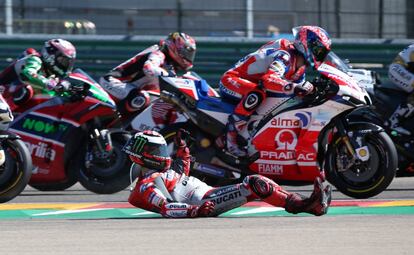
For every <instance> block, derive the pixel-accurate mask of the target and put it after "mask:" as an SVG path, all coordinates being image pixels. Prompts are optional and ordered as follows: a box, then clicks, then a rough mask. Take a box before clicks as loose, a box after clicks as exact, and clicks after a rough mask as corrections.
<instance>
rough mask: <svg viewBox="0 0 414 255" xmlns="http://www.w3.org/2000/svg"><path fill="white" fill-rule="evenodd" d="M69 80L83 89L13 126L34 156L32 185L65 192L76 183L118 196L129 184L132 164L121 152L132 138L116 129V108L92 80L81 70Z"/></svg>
mask: <svg viewBox="0 0 414 255" xmlns="http://www.w3.org/2000/svg"><path fill="white" fill-rule="evenodd" d="M68 81H69V82H70V83H71V84H72V85H71V86H77V87H78V88H79V87H83V90H82V91H77V92H76V91H73V90H70V91H67V92H64V94H62V95H58V96H54V97H52V98H49V99H47V100H46V101H44V102H42V103H40V104H38V105H36V106H34V107H32V108H31V109H29V110H27V111H25V112H23V113H22V114H20V115H18V117H17V118H16V119H15V121H14V122H13V123H12V125H11V128H10V130H11V131H12V132H14V133H16V134H18V135H20V136H21V137H22V139H23V141H24V142H25V143H26V145H27V147H28V148H29V151H30V153H31V154H32V157H33V164H34V170H33V174H32V177H31V179H30V185H31V186H33V187H34V188H36V189H39V190H64V189H66V188H68V187H70V186H72V185H73V184H75V183H76V182H77V181H79V182H80V183H81V184H82V185H83V186H84V187H85V188H86V189H88V190H90V191H93V192H95V193H101V194H110V193H114V192H118V191H120V190H122V189H124V188H126V187H127V186H128V185H129V184H130V181H129V166H130V163H129V160H128V159H127V157H126V155H125V154H123V153H121V148H122V146H123V145H124V144H125V143H126V141H127V140H128V138H129V137H130V136H129V134H128V133H127V132H125V131H122V130H121V129H119V128H116V127H115V124H116V123H117V122H118V112H117V111H116V106H115V103H114V102H113V100H112V99H111V98H110V97H109V95H108V94H107V93H106V92H105V91H104V90H103V89H102V88H101V87H100V85H99V84H98V83H96V81H94V80H93V79H92V78H91V77H90V76H88V75H87V74H86V73H84V72H83V71H82V70H80V69H77V70H75V71H74V72H73V73H72V74H70V77H69V78H68Z"/></svg>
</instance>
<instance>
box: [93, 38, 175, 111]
mask: <svg viewBox="0 0 414 255" xmlns="http://www.w3.org/2000/svg"><path fill="white" fill-rule="evenodd" d="M175 71H176V70H175V69H174V67H173V65H172V64H171V60H170V59H169V58H168V56H167V55H166V54H164V52H162V51H161V50H160V47H159V46H158V45H153V46H151V47H149V48H147V49H145V50H143V51H141V52H139V53H138V54H136V55H135V56H134V57H132V58H130V59H128V60H127V61H125V62H123V63H122V64H120V65H118V66H117V67H115V68H114V69H112V70H111V71H109V72H108V73H107V74H106V75H105V76H103V77H102V78H101V79H100V84H101V85H102V87H103V88H104V89H105V90H106V91H107V92H108V93H109V94H111V95H112V96H113V97H114V98H115V100H117V101H118V106H119V108H120V110H121V112H125V111H127V112H133V111H138V110H142V109H144V108H145V107H146V106H147V105H148V104H149V95H148V93H146V91H143V89H145V90H152V91H159V86H158V77H159V76H166V77H168V76H170V77H171V76H175Z"/></svg>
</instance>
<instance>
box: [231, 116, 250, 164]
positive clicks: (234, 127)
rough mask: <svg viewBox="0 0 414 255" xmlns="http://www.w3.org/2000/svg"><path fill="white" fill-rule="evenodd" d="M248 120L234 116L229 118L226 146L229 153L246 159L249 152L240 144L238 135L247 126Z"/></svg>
mask: <svg viewBox="0 0 414 255" xmlns="http://www.w3.org/2000/svg"><path fill="white" fill-rule="evenodd" d="M246 124H247V118H246V117H242V116H239V115H237V114H232V115H230V116H229V120H228V122H227V126H226V146H227V151H228V152H229V153H231V154H232V155H234V156H236V157H244V156H246V155H247V151H246V149H245V148H243V146H242V144H241V143H240V137H241V136H239V135H238V134H239V133H240V131H241V130H242V129H243V128H244V127H245V126H246Z"/></svg>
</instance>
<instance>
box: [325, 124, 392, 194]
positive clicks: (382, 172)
mask: <svg viewBox="0 0 414 255" xmlns="http://www.w3.org/2000/svg"><path fill="white" fill-rule="evenodd" d="M365 139H366V143H367V146H368V148H369V152H370V158H369V159H368V161H366V162H361V164H358V165H356V164H355V165H353V166H351V167H350V168H349V169H347V170H346V171H340V170H339V167H338V161H340V160H343V158H342V159H340V157H344V155H345V154H346V152H345V151H346V145H345V143H344V142H342V140H341V139H340V138H339V137H336V138H335V139H334V140H333V141H334V142H333V146H332V147H331V149H330V150H328V152H327V159H326V160H327V162H326V167H325V172H326V177H327V180H328V181H329V182H330V183H332V184H333V185H334V186H335V187H336V188H337V189H338V190H339V191H341V192H342V193H344V194H345V195H348V196H350V197H353V198H358V199H361V198H369V197H373V196H376V195H378V194H379V193H381V192H382V191H384V190H385V189H386V188H387V187H388V185H389V184H390V183H391V182H392V180H393V179H394V176H395V174H396V170H397V167H398V157H397V151H396V149H395V146H394V144H393V142H392V140H391V138H390V137H389V136H388V135H387V134H386V133H385V132H379V133H372V134H367V135H366V137H365Z"/></svg>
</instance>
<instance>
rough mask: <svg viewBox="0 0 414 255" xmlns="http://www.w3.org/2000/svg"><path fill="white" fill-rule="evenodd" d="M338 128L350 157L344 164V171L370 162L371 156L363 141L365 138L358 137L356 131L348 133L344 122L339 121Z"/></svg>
mask: <svg viewBox="0 0 414 255" xmlns="http://www.w3.org/2000/svg"><path fill="white" fill-rule="evenodd" d="M336 128H337V131H338V133H339V136H340V139H341V141H342V142H343V143H344V144H345V147H346V151H347V152H348V156H349V157H350V158H348V160H346V162H347V163H346V164H342V165H343V167H342V168H343V171H346V170H347V169H349V168H350V167H351V166H352V165H355V164H356V163H360V162H365V161H368V160H369V157H370V154H369V150H368V146H366V145H365V143H364V141H363V137H361V136H359V135H357V134H356V133H355V132H354V131H347V130H346V128H345V124H344V122H343V120H339V121H338V122H337V123H336ZM342 163H343V162H342Z"/></svg>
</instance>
